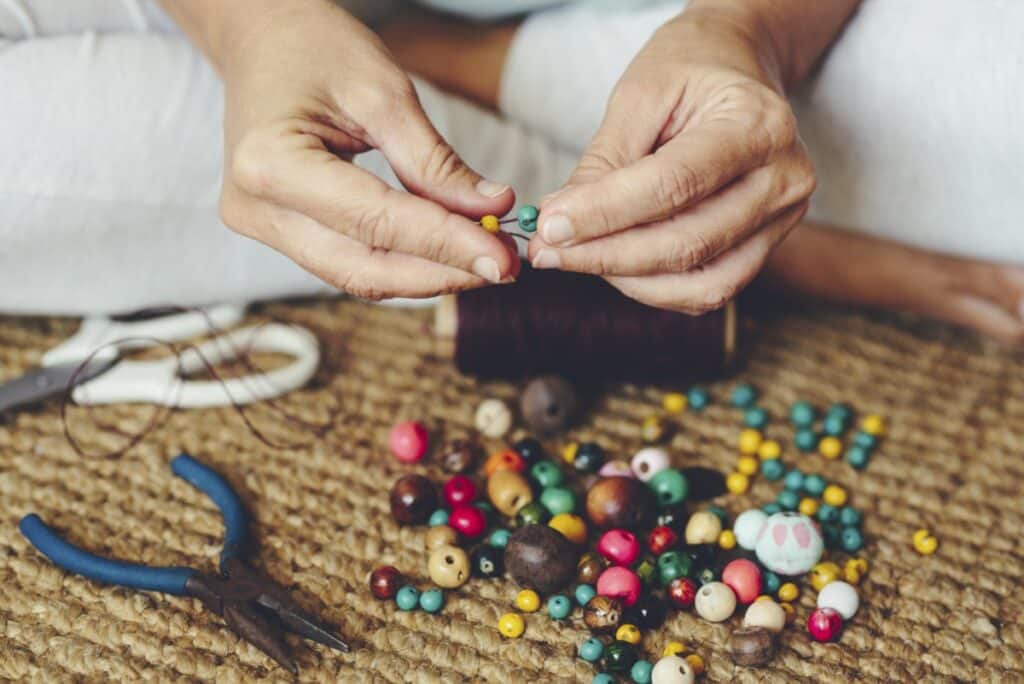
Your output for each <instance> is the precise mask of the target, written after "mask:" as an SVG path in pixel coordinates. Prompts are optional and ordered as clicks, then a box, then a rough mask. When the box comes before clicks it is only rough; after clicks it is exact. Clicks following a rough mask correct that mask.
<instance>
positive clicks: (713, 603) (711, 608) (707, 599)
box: [694, 582, 736, 622]
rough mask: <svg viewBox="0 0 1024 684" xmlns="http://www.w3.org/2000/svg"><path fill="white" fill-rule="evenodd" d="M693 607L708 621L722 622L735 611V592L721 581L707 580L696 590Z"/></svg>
mask: <svg viewBox="0 0 1024 684" xmlns="http://www.w3.org/2000/svg"><path fill="white" fill-rule="evenodd" d="M694 607H695V608H696V609H697V614H698V615H700V616H701V617H702V618H704V619H705V620H707V621H708V622H722V621H724V620H728V619H729V618H730V617H732V614H733V613H734V612H735V611H736V594H734V593H733V591H732V589H730V588H729V587H728V585H726V584H723V583H722V582H708V583H707V584H705V585H704V586H703V587H701V588H700V589H699V590H698V591H697V600H696V602H695V604H694Z"/></svg>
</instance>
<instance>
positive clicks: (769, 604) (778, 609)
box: [743, 598, 786, 632]
mask: <svg viewBox="0 0 1024 684" xmlns="http://www.w3.org/2000/svg"><path fill="white" fill-rule="evenodd" d="M743 626H744V627H762V628H764V629H767V630H768V631H770V632H781V631H782V628H783V627H785V626H786V611H785V610H783V608H782V606H780V605H779V604H778V603H776V602H775V601H773V600H771V599H770V598H766V599H764V600H763V601H754V602H753V603H751V604H750V607H749V608H747V612H746V614H745V615H744V616H743Z"/></svg>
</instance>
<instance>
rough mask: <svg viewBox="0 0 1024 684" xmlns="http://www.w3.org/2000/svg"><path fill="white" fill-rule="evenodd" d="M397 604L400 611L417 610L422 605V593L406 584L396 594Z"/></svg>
mask: <svg viewBox="0 0 1024 684" xmlns="http://www.w3.org/2000/svg"><path fill="white" fill-rule="evenodd" d="M395 603H396V604H397V605H398V609H399V610H415V609H416V606H418V605H420V592H419V590H418V589H417V588H416V587H414V586H412V585H411V584H406V585H405V586H404V587H402V588H401V589H399V590H398V593H397V594H395Z"/></svg>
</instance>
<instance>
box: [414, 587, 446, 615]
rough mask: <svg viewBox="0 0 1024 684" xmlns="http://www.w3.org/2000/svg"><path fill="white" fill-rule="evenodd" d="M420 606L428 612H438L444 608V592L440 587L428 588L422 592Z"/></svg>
mask: <svg viewBox="0 0 1024 684" xmlns="http://www.w3.org/2000/svg"><path fill="white" fill-rule="evenodd" d="M420 608H422V609H423V610H425V611H426V612H428V613H437V612H438V611H440V610H441V609H442V608H444V592H443V591H441V590H440V589H427V590H426V591H425V592H423V593H422V594H420Z"/></svg>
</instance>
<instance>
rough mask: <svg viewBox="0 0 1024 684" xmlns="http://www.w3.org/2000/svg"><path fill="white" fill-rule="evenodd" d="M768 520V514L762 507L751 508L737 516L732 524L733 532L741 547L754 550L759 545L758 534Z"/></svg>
mask: <svg viewBox="0 0 1024 684" xmlns="http://www.w3.org/2000/svg"><path fill="white" fill-rule="evenodd" d="M767 520H768V514H767V513H765V512H764V511H762V510H761V509H760V508H751V509H748V510H746V511H743V512H742V513H740V514H739V515H738V516H736V521H735V522H734V523H733V524H732V531H733V534H735V535H736V543H737V544H739V546H740V548H741V549H746V550H747V551H753V550H754V547H756V546H757V535H759V534H761V529H762V528H763V527H764V524H765V522H767Z"/></svg>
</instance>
